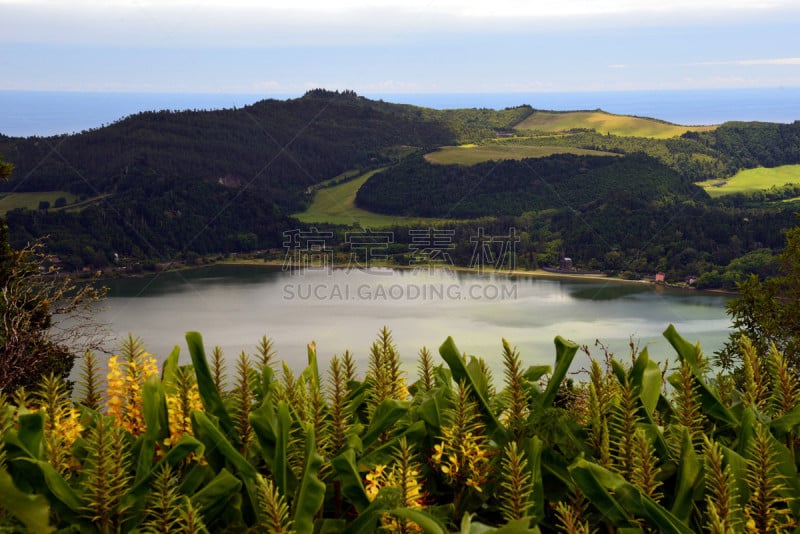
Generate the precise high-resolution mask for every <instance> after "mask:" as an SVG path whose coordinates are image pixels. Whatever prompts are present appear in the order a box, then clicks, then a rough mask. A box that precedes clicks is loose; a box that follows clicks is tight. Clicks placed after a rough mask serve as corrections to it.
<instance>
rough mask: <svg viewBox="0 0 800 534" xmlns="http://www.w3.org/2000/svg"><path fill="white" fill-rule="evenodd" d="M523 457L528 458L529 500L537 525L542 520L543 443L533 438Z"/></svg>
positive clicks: (528, 443)
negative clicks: (531, 487) (531, 486)
mask: <svg viewBox="0 0 800 534" xmlns="http://www.w3.org/2000/svg"><path fill="white" fill-rule="evenodd" d="M526 445H527V446H526V448H525V455H526V456H527V457H528V469H529V471H530V475H531V483H532V484H533V493H532V494H531V500H532V503H531V504H532V505H533V507H532V508H533V515H534V517H535V519H536V522H537V523H538V522H539V521H541V520H542V519H544V492H545V489H544V481H543V479H542V450H543V449H544V442H542V440H541V439H539V438H538V437H536V436H534V437H532V438H531V439H530V440H529V441H528V442H527V443H526Z"/></svg>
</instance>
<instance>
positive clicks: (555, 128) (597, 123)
mask: <svg viewBox="0 0 800 534" xmlns="http://www.w3.org/2000/svg"><path fill="white" fill-rule="evenodd" d="M581 128H583V129H591V130H596V131H597V132H598V133H602V134H605V133H610V134H612V135H619V136H625V137H651V138H655V139H667V138H670V137H675V136H678V135H681V134H683V133H686V132H687V131H690V130H692V131H704V130H711V129H714V128H715V126H693V127H689V126H681V125H678V124H671V123H668V122H664V121H660V120H657V119H648V118H643V117H632V116H630V115H614V114H611V113H606V112H605V111H569V112H563V113H562V112H553V111H535V112H533V113H531V114H530V115H529V116H528V117H527V118H526V119H525V120H523V121H522V122H520V123H519V124H517V125H516V126H514V129H516V130H534V131H540V132H563V131H569V130H574V129H581Z"/></svg>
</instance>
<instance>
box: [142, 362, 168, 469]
mask: <svg viewBox="0 0 800 534" xmlns="http://www.w3.org/2000/svg"><path fill="white" fill-rule="evenodd" d="M165 407H166V400H165V397H164V386H163V384H162V383H161V381H160V380H159V379H158V377H157V376H150V377H148V378H147V380H146V381H145V383H144V386H143V387H142V415H143V417H144V422H145V431H144V434H142V436H141V438H140V440H141V447H140V449H139V459H138V461H137V464H136V482H139V481H140V480H142V479H143V478H144V477H146V476H147V475H148V474H149V473H150V468H151V467H152V465H153V457H154V456H155V450H156V441H157V440H158V437H159V435H160V433H161V418H160V416H161V410H162V409H164V408H165Z"/></svg>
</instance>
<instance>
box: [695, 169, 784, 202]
mask: <svg viewBox="0 0 800 534" xmlns="http://www.w3.org/2000/svg"><path fill="white" fill-rule="evenodd" d="M798 183H800V165H782V166H780V167H772V168H769V169H768V168H765V167H757V168H755V169H745V170H742V171H739V172H737V173H736V174H735V175H733V176H731V177H730V178H725V179H722V180H718V179H715V180H706V181H705V182H698V183H697V185H699V186H700V187H702V188H703V189H705V190H706V193H708V194H709V196H711V197H713V198H717V197H721V196H724V195H731V194H734V193H752V192H754V191H763V190H766V189H769V188H770V187H773V186H775V187H780V186H783V185H786V184H798Z"/></svg>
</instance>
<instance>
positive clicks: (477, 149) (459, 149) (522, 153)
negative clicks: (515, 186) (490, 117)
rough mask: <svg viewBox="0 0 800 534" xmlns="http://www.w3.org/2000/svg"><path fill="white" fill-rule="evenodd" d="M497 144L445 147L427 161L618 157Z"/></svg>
mask: <svg viewBox="0 0 800 534" xmlns="http://www.w3.org/2000/svg"><path fill="white" fill-rule="evenodd" d="M495 141H496V144H489V145H476V144H466V145H460V146H444V147H442V148H440V149H439V150H436V151H435V152H429V153H427V154H425V159H426V160H428V161H429V162H431V163H437V164H440V165H454V164H455V165H475V164H476V163H483V162H484V161H499V160H507V159H525V158H544V157H547V156H552V155H553V154H576V155H579V156H617V155H619V154H613V153H611V152H603V151H600V150H587V149H584V148H576V147H569V146H535V145H519V144H502V140H495Z"/></svg>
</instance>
